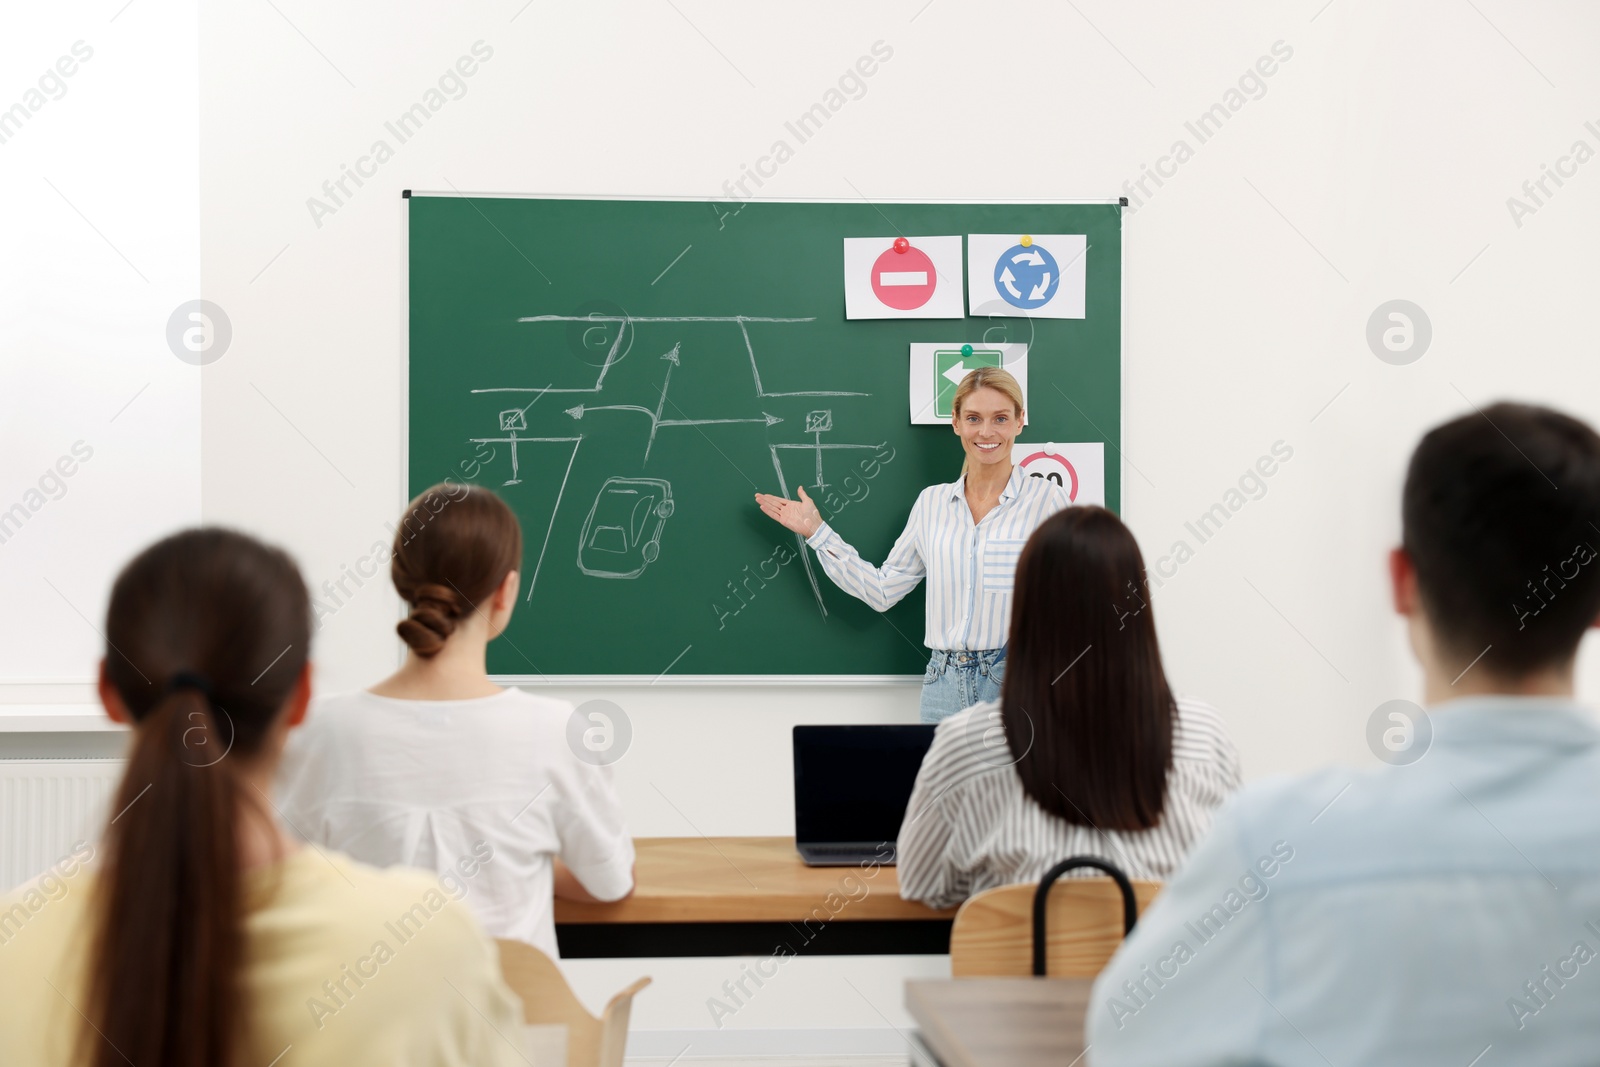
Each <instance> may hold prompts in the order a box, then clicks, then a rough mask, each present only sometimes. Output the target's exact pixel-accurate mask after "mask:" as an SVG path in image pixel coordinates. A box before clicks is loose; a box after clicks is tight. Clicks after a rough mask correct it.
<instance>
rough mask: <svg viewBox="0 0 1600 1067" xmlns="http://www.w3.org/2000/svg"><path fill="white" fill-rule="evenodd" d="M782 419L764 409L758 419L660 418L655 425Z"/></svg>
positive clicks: (769, 424)
mask: <svg viewBox="0 0 1600 1067" xmlns="http://www.w3.org/2000/svg"><path fill="white" fill-rule="evenodd" d="M782 421H783V420H782V419H780V418H779V417H778V416H776V415H769V414H767V413H766V412H765V411H763V412H762V413H761V418H759V419H662V420H661V422H660V423H658V424H657V425H660V426H726V425H728V424H730V423H735V422H762V423H766V424H767V425H768V426H771V425H773V424H774V423H779V422H782ZM807 447H810V446H807Z"/></svg>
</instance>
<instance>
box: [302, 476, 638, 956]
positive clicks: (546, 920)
mask: <svg viewBox="0 0 1600 1067" xmlns="http://www.w3.org/2000/svg"><path fill="white" fill-rule="evenodd" d="M389 569H390V574H391V576H392V577H393V579H394V586H395V589H396V591H398V592H399V594H400V596H401V598H402V599H404V600H405V602H406V603H407V604H409V605H410V609H411V610H410V613H409V614H408V615H407V617H406V618H405V619H404V620H402V621H401V623H400V625H399V627H398V630H399V634H400V638H401V640H403V641H404V642H405V644H406V646H407V651H406V655H405V662H404V664H403V665H402V666H401V668H400V670H399V671H397V672H396V673H395V674H394V675H392V676H391V677H389V678H388V679H386V680H385V681H382V682H380V683H378V684H377V685H375V686H373V687H372V688H371V689H367V690H364V691H362V692H357V693H350V694H346V695H344V696H337V697H330V698H328V699H326V700H321V701H319V702H318V703H317V706H316V707H315V708H314V709H313V710H312V712H311V715H310V718H309V721H308V723H307V728H306V729H305V730H303V731H301V736H300V737H298V738H297V739H296V740H295V742H294V743H293V744H292V745H291V747H290V752H289V754H288V758H287V759H286V760H285V762H284V771H283V774H282V776H281V781H282V783H283V792H282V796H283V804H284V810H285V812H286V814H287V815H288V818H289V820H290V821H291V822H292V823H293V825H294V826H295V827H296V828H298V829H299V830H300V831H301V832H302V833H305V834H306V835H307V836H308V837H309V839H310V840H311V841H313V842H315V843H317V844H321V845H326V846H329V847H332V848H336V849H339V850H340V851H342V852H347V853H349V854H350V855H351V856H354V857H356V858H357V859H360V860H364V861H365V862H367V863H372V864H377V865H379V866H387V865H389V864H406V865H408V866H414V867H425V868H431V869H433V870H436V871H438V872H439V874H440V875H441V877H447V878H452V879H454V880H456V881H458V882H459V883H460V884H461V890H462V893H463V895H464V896H465V898H466V903H467V904H468V906H470V907H471V908H472V909H473V910H474V911H475V912H476V913H477V915H478V918H479V921H481V922H482V923H483V925H484V927H485V929H487V930H488V932H489V933H490V935H491V936H494V937H504V938H510V939H513V940H517V941H525V942H527V943H529V944H531V945H534V946H535V947H537V948H539V949H542V950H543V951H544V952H545V953H546V954H547V955H549V956H551V957H552V958H554V957H556V956H557V955H558V952H557V948H556V936H555V920H554V917H553V913H552V908H553V905H552V896H560V897H566V898H569V899H573V900H585V901H594V900H604V901H609V900H619V899H621V898H623V897H625V896H627V895H628V894H629V893H631V892H632V891H633V860H634V853H633V839H632V838H631V837H630V836H629V835H628V832H627V829H626V827H625V826H624V825H623V819H622V805H621V804H620V803H619V802H618V800H617V796H616V792H615V791H614V790H613V789H612V785H611V767H610V765H609V764H610V763H611V761H612V760H613V759H614V758H615V757H617V756H620V755H621V753H620V752H610V751H606V750H603V749H602V750H592V749H590V748H589V747H587V746H586V744H585V743H584V739H585V738H587V737H589V736H591V735H593V734H594V732H595V728H596V727H599V728H600V732H601V733H604V732H605V730H606V728H608V727H610V726H612V725H613V724H610V723H601V722H597V721H596V720H595V719H594V718H593V717H587V718H584V719H581V720H576V721H575V720H574V715H575V714H576V712H575V711H574V709H573V707H572V705H571V704H568V703H566V702H565V701H560V700H552V699H550V698H548V697H542V696H534V695H533V694H531V693H526V692H523V691H522V690H520V689H502V688H501V687H499V686H498V685H495V684H494V683H493V682H492V681H490V680H489V673H488V665H487V656H488V651H487V650H488V645H489V642H490V641H492V640H494V639H495V638H497V637H499V636H500V634H501V633H502V632H504V630H505V628H506V624H507V623H509V622H510V621H511V612H512V609H513V608H514V607H515V606H516V603H517V590H518V588H519V585H520V571H521V569H522V530H521V527H520V526H519V525H518V524H517V517H516V516H515V515H514V514H512V512H511V509H510V508H509V507H507V506H506V503H505V501H503V500H501V499H500V498H499V497H498V496H496V495H495V494H494V493H493V492H492V491H490V490H488V489H484V488H481V487H479V486H471V485H462V484H459V483H443V484H440V485H436V486H434V487H432V488H431V489H428V490H426V491H425V492H423V493H422V495H420V496H418V497H417V498H416V499H415V500H413V501H412V502H411V504H410V505H409V506H408V507H407V510H406V514H405V516H403V517H402V520H401V523H400V526H399V528H398V529H397V530H396V532H395V538H394V546H393V556H392V558H391V560H390V565H389ZM515 651H517V652H518V653H519V654H522V655H524V656H526V655H527V654H528V653H532V654H534V655H537V654H538V653H537V651H536V650H534V649H526V650H524V649H515ZM528 665H529V668H530V669H532V670H537V669H538V668H537V667H534V665H533V663H532V661H531V660H530V661H529V664H528ZM595 714H597V715H598V714H600V713H595ZM613 736H614V735H613ZM464 865H465V866H464ZM468 868H470V869H471V870H472V871H473V872H474V873H473V874H472V875H470V876H466V870H467V869H468Z"/></svg>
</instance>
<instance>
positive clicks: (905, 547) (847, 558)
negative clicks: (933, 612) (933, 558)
mask: <svg viewBox="0 0 1600 1067" xmlns="http://www.w3.org/2000/svg"><path fill="white" fill-rule="evenodd" d="M756 503H757V504H758V505H760V507H761V510H762V512H763V513H764V514H766V515H767V516H768V517H770V518H772V519H775V520H777V521H778V522H779V523H781V524H782V525H783V526H784V527H785V528H786V529H789V530H793V531H794V532H795V533H797V534H799V535H800V536H801V537H804V538H805V539H806V544H808V545H810V546H811V547H812V548H813V549H815V550H816V553H817V561H818V562H819V563H821V564H822V570H823V573H824V574H826V575H827V576H828V577H829V578H830V579H832V581H833V583H834V584H835V585H837V586H838V587H839V588H840V589H843V590H844V591H845V592H846V593H849V594H850V595H851V596H853V597H855V598H857V599H858V600H861V601H863V602H864V603H865V604H867V606H869V607H871V608H872V609H873V610H875V611H888V610H889V609H890V608H892V607H894V606H895V605H896V604H898V603H900V601H901V600H903V599H905V596H906V594H907V593H909V592H911V590H913V589H915V588H916V587H917V583H918V582H920V581H922V579H923V576H924V575H926V574H927V573H928V568H927V565H926V563H924V561H923V559H922V551H921V549H920V548H919V547H918V545H919V542H920V541H921V537H920V536H919V535H920V533H921V524H922V519H921V515H922V497H918V498H917V502H916V503H915V504H914V505H912V508H911V515H910V517H909V518H907V520H906V526H905V529H904V530H902V531H901V532H900V537H899V538H898V539H897V540H896V541H895V543H894V547H893V548H891V549H890V550H889V557H888V558H887V559H885V560H884V561H883V566H881V567H877V566H874V565H873V564H871V563H869V562H867V561H866V560H864V559H862V558H861V554H860V553H859V552H857V551H856V550H855V549H854V548H853V547H851V545H850V544H849V543H848V542H847V541H845V539H844V538H842V537H840V536H839V535H838V534H837V533H835V532H834V529H833V527H831V526H829V525H828V524H827V523H826V522H823V521H822V515H821V513H820V512H818V511H817V505H816V504H815V503H813V502H812V500H811V497H810V496H808V495H807V494H806V491H805V488H804V487H801V489H800V499H799V500H798V501H795V500H785V499H784V498H783V497H781V496H771V495H770V494H767V493H757V494H756Z"/></svg>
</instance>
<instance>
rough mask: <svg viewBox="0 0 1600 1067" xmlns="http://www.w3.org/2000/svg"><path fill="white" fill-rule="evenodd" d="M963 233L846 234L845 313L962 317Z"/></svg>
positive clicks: (853, 316)
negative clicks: (951, 234)
mask: <svg viewBox="0 0 1600 1067" xmlns="http://www.w3.org/2000/svg"><path fill="white" fill-rule="evenodd" d="M961 287H962V275H961V238H960V236H959V235H958V236H955V237H846V238H845V239H844V316H845V318H847V319H959V318H964V317H965V316H966V306H965V305H964V304H963V302H962V293H961Z"/></svg>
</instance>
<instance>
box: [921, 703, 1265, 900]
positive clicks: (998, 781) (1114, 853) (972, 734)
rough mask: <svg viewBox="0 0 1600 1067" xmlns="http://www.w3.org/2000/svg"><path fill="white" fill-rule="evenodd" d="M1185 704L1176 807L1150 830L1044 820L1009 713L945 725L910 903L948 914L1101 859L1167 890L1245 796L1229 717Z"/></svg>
mask: <svg viewBox="0 0 1600 1067" xmlns="http://www.w3.org/2000/svg"><path fill="white" fill-rule="evenodd" d="M1177 704H1178V714H1177V718H1176V720H1175V721H1174V724H1173V735H1172V769H1171V770H1170V771H1169V772H1168V773H1167V796H1166V803H1165V805H1164V807H1163V809H1162V813H1161V822H1160V824H1159V825H1157V826H1155V827H1154V828H1152V829H1149V830H1133V831H1129V830H1109V831H1102V830H1096V829H1094V828H1093V827H1088V826H1074V825H1072V824H1071V823H1068V822H1066V821H1065V820H1064V819H1061V818H1059V817H1058V816H1055V815H1052V814H1050V813H1049V812H1046V811H1045V810H1044V809H1043V808H1041V807H1040V806H1039V805H1038V804H1037V803H1036V802H1035V801H1034V800H1033V798H1032V797H1030V796H1028V794H1027V793H1026V792H1024V791H1023V788H1022V779H1021V777H1019V776H1018V774H1017V772H1016V769H1015V767H1014V766H1013V761H1012V758H1011V751H1010V749H1009V748H1008V747H1007V746H1006V744H1005V739H1004V735H1003V733H1002V732H1001V731H1002V730H1003V727H1001V725H1000V724H1001V718H1000V705H999V704H998V703H997V702H993V701H991V702H989V703H987V704H977V705H974V706H973V707H970V708H968V709H967V710H966V711H963V712H961V713H959V714H957V715H952V716H951V717H950V718H948V719H946V720H944V721H943V722H941V723H940V724H939V727H938V729H937V730H936V731H935V732H934V735H933V745H932V747H931V748H929V750H928V754H927V756H926V757H925V758H924V759H923V761H922V770H921V771H919V772H918V773H917V784H916V787H915V788H914V789H913V790H912V792H911V802H910V803H909V804H908V805H907V807H906V821H905V824H904V825H903V826H901V827H900V837H899V844H898V846H897V851H898V854H899V860H898V862H899V873H900V895H901V896H902V897H904V898H905V899H907V900H920V901H923V902H924V903H926V904H928V905H930V906H931V907H935V908H947V907H951V906H953V905H956V904H959V903H961V902H962V901H963V900H965V899H967V897H969V896H972V895H973V894H975V893H980V892H982V891H983V890H985V889H992V888H994V887H995V886H998V885H1010V884H1012V883H1015V882H1037V881H1038V880H1039V879H1040V878H1041V877H1043V876H1044V873H1045V872H1046V871H1048V870H1049V869H1050V868H1051V867H1053V866H1055V865H1056V864H1057V863H1059V862H1060V861H1062V860H1064V859H1066V858H1068V857H1069V856H1097V857H1099V858H1101V859H1104V860H1109V861H1110V862H1112V863H1114V864H1116V865H1117V866H1118V867H1120V868H1121V869H1122V870H1123V872H1124V873H1126V874H1127V876H1128V877H1129V878H1134V879H1146V880H1149V881H1155V882H1161V881H1166V880H1167V879H1168V878H1169V877H1171V875H1172V873H1173V872H1174V871H1175V870H1177V869H1178V867H1179V866H1180V865H1181V864H1182V863H1183V860H1184V857H1185V856H1187V855H1188V853H1189V850H1190V849H1191V848H1193V847H1194V845H1195V844H1196V842H1198V841H1199V840H1200V839H1201V838H1202V837H1204V836H1205V834H1206V832H1207V831H1208V830H1209V829H1210V828H1211V819H1212V816H1213V814H1214V813H1215V812H1216V810H1217V808H1218V807H1219V806H1220V805H1221V804H1222V802H1223V801H1224V800H1226V799H1227V798H1228V796H1229V795H1230V794H1232V793H1233V792H1234V791H1235V790H1236V789H1238V788H1239V753H1238V750H1237V749H1235V748H1234V747H1233V741H1232V740H1231V739H1230V738H1229V737H1228V732H1227V729H1226V728H1225V727H1224V726H1223V723H1222V717H1221V716H1220V715H1218V714H1217V711H1216V709H1215V708H1213V707H1211V705H1209V704H1202V703H1200V702H1199V701H1195V700H1186V699H1179V700H1178V702H1177ZM1075 873H1081V874H1085V875H1087V874H1092V873H1093V872H1092V871H1082V872H1075ZM1069 877H1070V875H1069Z"/></svg>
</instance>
